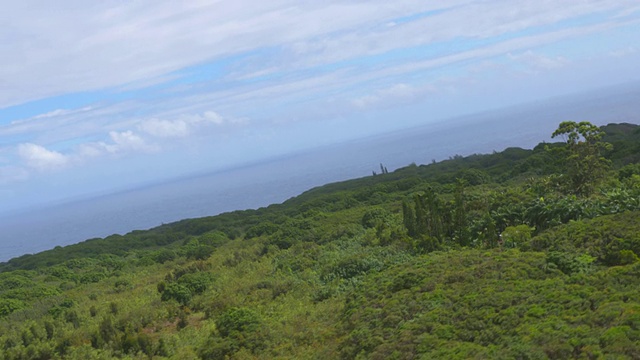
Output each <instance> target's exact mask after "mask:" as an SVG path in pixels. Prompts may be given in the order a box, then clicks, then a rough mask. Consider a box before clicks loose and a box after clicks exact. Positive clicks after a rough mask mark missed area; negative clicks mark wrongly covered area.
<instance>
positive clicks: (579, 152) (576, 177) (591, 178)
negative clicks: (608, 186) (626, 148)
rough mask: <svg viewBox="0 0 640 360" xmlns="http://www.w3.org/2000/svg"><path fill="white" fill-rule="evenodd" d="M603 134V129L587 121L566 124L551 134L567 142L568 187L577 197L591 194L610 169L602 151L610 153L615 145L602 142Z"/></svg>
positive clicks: (562, 124) (563, 123)
mask: <svg viewBox="0 0 640 360" xmlns="http://www.w3.org/2000/svg"><path fill="white" fill-rule="evenodd" d="M603 135H604V131H602V129H600V128H599V127H597V126H595V125H593V124H591V123H590V122H588V121H582V122H579V123H576V122H575V121H564V122H562V123H560V125H559V126H558V129H557V130H556V131H554V132H553V134H552V135H551V137H552V138H555V137H557V136H562V137H563V138H564V140H565V142H566V146H567V150H568V152H569V156H568V158H567V161H566V166H567V168H566V171H567V179H568V185H569V187H570V190H571V192H573V193H575V194H576V195H580V196H589V195H591V194H592V193H593V191H594V189H595V187H596V186H597V185H598V183H599V182H600V181H601V180H602V179H603V178H604V176H605V174H606V172H607V170H608V169H609V165H610V162H609V161H608V160H607V159H605V158H604V157H603V156H602V152H603V151H605V150H610V149H611V148H612V145H611V144H609V143H606V142H604V141H602V136H603Z"/></svg>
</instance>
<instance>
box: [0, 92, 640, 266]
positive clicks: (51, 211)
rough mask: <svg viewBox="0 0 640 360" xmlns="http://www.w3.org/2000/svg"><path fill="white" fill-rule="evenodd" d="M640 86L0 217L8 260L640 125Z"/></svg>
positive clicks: (0, 241)
mask: <svg viewBox="0 0 640 360" xmlns="http://www.w3.org/2000/svg"><path fill="white" fill-rule="evenodd" d="M638 98H640V86H639V85H638V84H632V85H626V86H620V87H616V88H610V89H606V90H602V91H598V92H590V93H585V94H580V95H574V96H568V97H562V98H556V99H552V100H546V101H540V102H537V103H531V104H526V105H521V106H515V107H511V108H508V109H501V110H494V111H487V112H483V113H479V114H473V115H467V116H462V117H458V118H454V119H448V120H444V121H439V122H436V123H434V124H430V125H425V126H421V127H416V128H412V129H405V130H400V131H396V132H392V133H386V134H380V135H377V136H373V137H368V138H363V139H358V140H353V141H349V142H345V143H341V144H335V145H331V146H326V147H322V148H317V149H312V150H307V151H305V152H300V153H297V154H292V155H290V156H286V157H279V158H274V159H270V160H266V161H263V162H261V163H256V164H251V165H245V166H242V167H238V168H234V169H228V170H225V171H217V172H214V173H210V174H202V175H198V176H193V177H189V178H183V179H177V180H174V181H170V182H166V183H162V184H157V185H153V186H148V187H144V188H137V189H131V190H128V191H125V192H119V193H115V194H111V195H105V196H101V197H96V198H91V199H86V200H82V201H76V202H71V203H67V204H62V205H57V206H53V207H48V208H41V209H35V210H31V211H29V212H25V213H20V214H12V215H7V216H3V217H0V261H6V260H9V259H10V258H12V257H16V256H20V255H23V254H29V253H37V252H39V251H43V250H47V249H51V248H53V247H55V246H64V245H69V244H73V243H77V242H80V241H83V240H86V239H90V238H97V237H105V236H108V235H111V234H124V233H127V232H130V231H132V230H138V229H148V228H152V227H155V226H158V225H161V224H163V223H170V222H173V221H178V220H181V219H186V218H195V217H202V216H210V215H216V214H220V213H223V212H228V211H233V210H241V209H255V208H259V207H263V206H267V205H270V204H273V203H280V202H282V201H284V200H286V199H288V198H291V197H293V196H296V195H298V194H300V193H302V192H304V191H306V190H308V189H311V188H313V187H315V186H319V185H323V184H326V183H330V182H335V181H341V180H347V179H352V178H357V177H363V176H370V175H371V173H372V171H379V168H380V164H381V163H382V164H384V166H385V167H387V169H388V170H389V171H393V170H394V169H396V168H399V167H403V166H406V165H409V164H411V163H416V164H428V163H431V162H432V161H434V160H435V161H439V160H443V159H447V158H449V157H453V156H454V155H463V156H466V155H471V154H474V153H490V152H493V151H501V150H503V149H505V148H507V147H513V146H518V147H523V148H532V147H533V146H535V145H536V144H538V143H540V142H543V141H551V139H550V135H551V133H552V132H553V131H554V130H555V129H556V128H557V126H558V124H559V123H560V122H561V121H564V120H574V121H582V120H587V121H591V122H592V123H594V124H598V125H604V124H607V123H613V122H615V123H618V122H629V123H636V124H637V123H638V122H639V121H640V115H638V114H640V111H639V110H640V103H639V102H638V101H637V99H638Z"/></svg>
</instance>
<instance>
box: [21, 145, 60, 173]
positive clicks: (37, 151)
mask: <svg viewBox="0 0 640 360" xmlns="http://www.w3.org/2000/svg"><path fill="white" fill-rule="evenodd" d="M18 154H19V155H20V157H21V158H22V159H23V160H24V161H25V163H26V164H27V165H28V166H29V167H31V168H34V169H36V170H39V171H47V170H57V169H60V168H62V167H64V166H67V165H68V164H69V158H68V157H67V156H65V155H63V154H61V153H59V152H56V151H52V150H47V149H46V148H45V147H43V146H40V145H36V144H31V143H25V144H20V145H19V146H18Z"/></svg>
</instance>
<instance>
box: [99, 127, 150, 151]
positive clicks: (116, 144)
mask: <svg viewBox="0 0 640 360" xmlns="http://www.w3.org/2000/svg"><path fill="white" fill-rule="evenodd" d="M109 137H111V141H113V144H106V145H104V148H105V149H106V150H107V151H108V152H110V153H119V152H126V151H142V152H154V151H158V150H159V148H158V147H157V146H154V145H149V144H147V143H146V142H145V141H144V139H143V138H141V137H140V136H138V135H137V134H135V133H134V132H133V131H131V130H127V131H122V132H117V131H111V132H110V133H109Z"/></svg>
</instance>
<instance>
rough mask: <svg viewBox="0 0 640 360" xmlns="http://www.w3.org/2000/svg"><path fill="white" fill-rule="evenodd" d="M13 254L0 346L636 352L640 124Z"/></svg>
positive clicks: (18, 350) (316, 353)
mask: <svg viewBox="0 0 640 360" xmlns="http://www.w3.org/2000/svg"><path fill="white" fill-rule="evenodd" d="M554 135H555V136H557V139H558V140H559V141H560V142H558V143H552V144H540V145H538V146H536V147H535V148H534V149H531V150H527V149H520V148H508V149H506V150H504V151H502V152H497V153H493V154H487V155H472V156H468V157H461V156H454V157H452V158H450V159H449V160H446V161H442V162H439V163H433V164H429V165H420V166H418V165H415V164H412V165H410V166H407V167H404V168H401V169H398V170H395V171H393V172H387V171H385V170H384V167H382V169H383V171H381V173H380V174H376V175H372V176H369V177H365V178H361V179H354V180H349V181H345V182H340V183H334V184H328V185H325V186H322V187H318V188H314V189H311V190H309V191H307V192H305V193H303V194H301V195H299V196H297V197H295V198H292V199H290V200H288V201H286V202H284V203H282V204H277V205H271V206H269V207H266V208H261V209H257V210H245V211H235V212H231V213H225V214H221V215H218V216H213V217H206V218H200V219H189V220H183V221H179V222H176V223H172V224H167V225H163V226H160V227H158V228H155V229H151V230H148V231H133V232H131V233H129V234H126V235H122V236H121V235H113V236H110V237H107V238H105V239H92V240H88V241H85V242H83V243H80V244H76V245H71V246H66V247H57V248H55V249H52V250H49V251H44V252H42V253H39V254H34V255H25V256H21V257H18V258H14V259H11V260H10V261H8V262H6V263H2V264H0V359H112V358H121V359H227V358H228V359H600V358H604V359H640V261H638V260H639V259H638V256H640V148H639V147H640V138H639V136H640V126H637V125H633V124H609V125H607V126H604V127H601V128H597V127H595V126H593V125H591V124H589V123H571V122H565V123H562V124H560V126H559V128H558V130H557V131H556V132H555V133H554Z"/></svg>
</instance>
